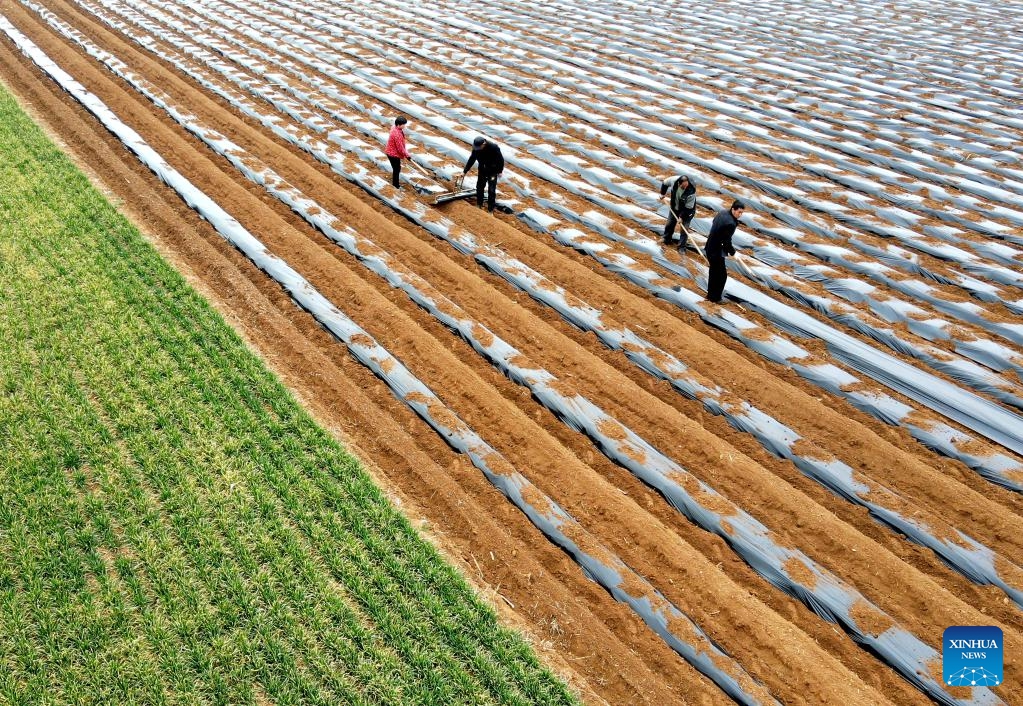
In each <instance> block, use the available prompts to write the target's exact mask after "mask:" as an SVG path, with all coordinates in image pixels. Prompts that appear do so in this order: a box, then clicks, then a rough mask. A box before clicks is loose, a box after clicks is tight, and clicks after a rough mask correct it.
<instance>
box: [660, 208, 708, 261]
mask: <svg viewBox="0 0 1023 706" xmlns="http://www.w3.org/2000/svg"><path fill="white" fill-rule="evenodd" d="M668 210H669V211H671V215H673V216H675V220H676V221H678V227H679V228H681V229H682V232H683V233H685V234H686V242H689V241H690V240H692V241H693V245H696V252H698V253H700V257H702V258H703V261H704V262H706V263H707V265H708V266H709V265H710V260H708V259H707V256H706V254H704V252H703V250H702V249H701V248H700V245H699V244H698V243H697V242H696V238H694V237H693V234H692V233H690V232H689V230H688V229H687V228H686V227H685V224H683V223H682V219H681V218H679V217H678V214H677V213H675V209H673V208H672V207H671V206H668ZM683 250H684V248H683ZM682 254H683V255H684V254H685V252H683V253H682Z"/></svg>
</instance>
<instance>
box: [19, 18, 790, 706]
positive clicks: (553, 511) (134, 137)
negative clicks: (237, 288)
mask: <svg viewBox="0 0 1023 706" xmlns="http://www.w3.org/2000/svg"><path fill="white" fill-rule="evenodd" d="M51 17H52V16H51ZM0 29H2V30H3V31H4V32H5V33H6V34H7V35H8V36H9V37H10V38H11V39H12V40H13V41H14V42H15V44H16V45H17V46H18V48H19V49H20V50H21V51H22V52H23V53H25V54H26V56H28V57H29V58H31V59H32V60H33V61H34V62H35V63H36V64H37V65H38V66H39V67H40V68H42V69H43V70H44V71H45V72H46V73H48V74H49V75H50V76H51V77H52V78H53V79H54V80H55V81H56V82H58V83H59V84H60V85H61V86H62V87H63V88H64V89H65V90H67V91H68V92H69V93H70V94H71V95H72V96H74V97H75V99H76V100H78V101H79V102H81V103H82V105H83V106H85V107H86V108H87V109H88V110H89V111H90V112H92V113H93V114H94V115H95V116H96V117H97V118H99V119H100V121H101V122H102V123H103V124H104V126H105V127H106V128H107V129H109V130H110V131H111V132H112V133H114V134H115V135H116V136H117V137H118V138H119V139H120V140H121V141H122V142H123V143H124V144H125V146H126V147H128V148H129V149H130V150H131V151H132V152H133V153H135V154H136V155H137V156H138V158H139V159H140V161H142V162H143V163H144V164H145V165H146V166H147V167H149V168H150V169H151V170H152V171H153V172H154V173H155V174H156V175H157V176H158V177H159V178H160V179H161V180H162V181H164V182H165V183H166V184H167V185H168V186H170V187H171V188H172V189H174V190H175V191H177V192H178V193H179V194H180V195H181V197H182V198H183V199H184V200H185V201H186V203H188V204H189V206H191V207H192V208H193V209H195V210H196V211H197V212H198V213H199V214H200V215H202V217H203V218H205V219H206V220H207V221H209V222H210V223H211V224H212V225H213V227H214V228H215V229H216V230H217V232H218V233H219V234H220V235H221V236H223V237H224V238H225V239H226V240H227V241H228V242H230V243H231V244H232V245H234V246H235V247H236V248H237V249H238V250H239V251H240V252H242V253H243V254H244V255H245V256H246V257H248V258H249V259H250V260H251V261H252V262H253V263H254V264H255V265H256V266H257V267H259V268H260V269H261V270H263V271H264V272H266V273H267V274H268V275H269V276H270V277H272V278H273V279H274V280H275V281H277V282H278V283H279V284H280V285H281V286H282V287H283V288H284V289H285V291H287V292H288V293H289V294H290V295H291V297H292V298H293V299H294V301H295V302H296V304H298V305H299V306H300V307H301V308H303V309H305V310H306V311H308V312H309V313H310V314H312V315H313V316H314V317H315V318H316V319H317V321H319V322H320V323H321V324H323V325H324V326H325V327H326V328H327V330H329V331H330V332H331V333H332V334H333V335H334V336H336V337H337V338H338V339H339V340H341V341H343V342H344V343H345V345H346V346H347V347H348V349H349V350H350V351H351V353H352V355H353V356H355V358H356V359H357V360H359V362H360V363H362V364H363V365H365V366H366V367H368V368H369V369H370V370H372V371H373V373H374V374H375V375H377V376H378V377H380V378H381V379H382V380H383V381H384V382H386V383H387V385H388V387H390V388H391V390H392V391H393V392H394V394H395V395H396V396H397V397H398V398H399V399H401V400H403V401H404V402H405V403H406V404H408V405H409V407H410V408H412V409H413V410H414V411H415V412H416V413H417V414H418V415H419V416H420V417H421V418H422V419H423V420H424V421H425V422H426V423H427V424H429V425H430V426H431V427H432V428H433V429H434V430H435V431H436V432H437V433H438V434H439V435H440V436H441V437H442V438H444V440H445V441H446V442H447V443H448V444H450V445H451V446H452V447H453V448H455V449H456V450H458V451H460V452H461V453H464V454H466V455H467V456H468V457H469V458H470V459H471V461H472V463H473V465H474V466H476V467H477V468H478V469H479V470H480V471H482V472H483V474H484V475H485V476H486V477H487V479H488V480H489V481H490V482H491V483H492V484H493V485H494V486H495V487H497V488H498V490H500V491H501V492H502V493H503V494H504V495H505V496H506V497H507V498H508V499H509V500H511V502H512V503H513V504H514V505H515V506H516V507H518V508H519V509H520V510H521V511H522V512H523V513H524V514H525V515H526V516H527V517H528V518H529V520H530V521H531V522H532V523H533V524H534V525H535V526H536V527H537V528H538V529H540V531H541V532H543V533H544V535H546V536H547V537H548V538H549V539H550V540H551V541H552V542H553V543H555V544H556V545H557V546H559V547H561V548H562V549H563V550H564V551H565V552H566V553H568V554H569V555H570V556H572V558H573V559H574V560H575V561H576V562H577V563H578V564H579V565H580V566H581V567H582V569H583V571H584V572H585V573H586V575H587V576H588V577H590V578H591V579H592V580H594V581H595V582H596V583H598V584H600V585H601V586H603V587H604V588H605V589H606V590H607V591H608V592H609V593H611V595H612V596H614V598H615V599H616V600H618V601H621V602H623V603H625V604H627V605H629V606H630V607H631V608H632V609H633V610H634V611H635V612H636V613H637V614H638V615H639V616H640V618H641V619H642V620H643V621H644V622H645V623H646V624H647V625H648V626H649V627H650V628H651V629H653V630H654V631H655V632H656V633H657V634H658V635H660V636H661V638H662V639H664V640H665V642H667V643H668V644H669V645H670V646H671V647H672V649H674V650H675V651H676V652H677V653H678V654H679V655H681V656H682V657H683V658H684V659H686V661H688V662H689V663H690V664H692V665H693V666H694V667H696V668H697V669H698V670H699V671H701V672H702V673H703V674H705V675H706V676H707V677H708V678H710V679H711V680H712V681H713V682H714V683H715V684H717V685H718V686H719V687H720V688H721V689H722V690H723V691H725V692H726V693H727V694H728V695H729V696H731V697H732V698H733V699H735V700H736V701H737V702H739V703H742V704H751V705H752V704H777V703H778V702H777V701H776V700H775V699H774V698H773V697H772V696H771V694H770V692H769V691H767V689H766V688H765V687H764V686H763V685H761V684H759V683H757V682H756V681H755V680H753V679H752V677H750V676H749V674H747V673H746V672H745V671H744V670H743V669H742V668H741V667H740V666H739V665H738V664H737V663H735V662H734V660H732V659H731V658H730V657H728V655H726V654H725V653H723V652H722V651H721V650H720V649H719V648H718V647H717V646H716V645H715V644H714V643H713V641H712V640H711V639H710V638H709V637H708V636H707V635H706V634H705V633H704V632H703V631H702V630H700V628H699V627H698V626H696V625H695V624H694V623H693V622H692V621H691V620H690V619H689V618H688V617H687V616H685V615H684V614H683V613H682V612H681V611H679V610H678V608H676V607H675V606H674V605H673V604H672V603H671V602H670V601H668V600H667V599H666V598H664V597H663V596H662V595H661V594H660V593H659V592H658V591H657V590H656V589H654V588H653V587H652V586H651V585H650V584H649V583H648V582H647V581H646V580H645V579H643V578H642V577H640V576H639V575H637V574H636V573H635V572H633V571H632V570H631V569H629V568H628V567H627V566H626V565H625V564H624V562H622V561H621V560H620V559H619V558H618V557H617V556H615V555H613V554H612V553H611V552H610V551H609V550H607V549H606V548H605V547H603V546H602V545H601V544H600V543H599V542H598V541H597V540H596V539H595V538H594V537H593V536H592V535H591V534H589V533H588V532H587V531H586V530H585V529H584V528H582V527H581V526H580V525H579V524H578V522H576V520H575V519H574V518H572V517H571V516H570V515H569V514H568V513H567V512H565V510H563V509H562V508H561V507H560V506H558V505H557V504H556V503H554V502H553V501H552V500H551V499H550V498H549V497H547V496H546V495H544V494H543V493H542V492H541V491H540V490H539V489H537V488H536V487H535V486H533V485H532V484H531V483H530V482H529V481H528V480H527V479H526V478H525V477H523V476H522V475H521V474H520V473H518V472H517V471H516V470H515V469H514V468H513V467H512V465H511V464H510V463H509V462H508V460H507V459H505V458H504V457H503V456H502V455H501V454H499V453H498V452H497V451H496V450H495V449H493V448H492V447H491V446H490V445H489V444H487V443H486V442H485V441H484V440H483V439H481V438H480V437H479V436H478V435H477V434H476V433H475V432H474V431H473V430H472V429H470V428H469V427H468V426H467V425H466V424H465V423H464V422H462V420H461V419H459V418H458V417H457V415H455V414H454V412H452V411H451V410H450V409H448V408H447V407H446V406H445V405H444V403H443V402H442V401H441V400H440V399H439V398H438V397H437V396H436V395H435V394H434V393H433V392H432V391H431V390H430V389H429V388H427V387H426V386H425V385H424V384H423V383H422V382H420V381H419V380H418V379H417V378H416V377H415V376H414V375H412V373H411V372H409V370H408V369H407V368H405V367H404V365H402V364H401V363H400V362H399V361H398V360H397V359H396V358H394V356H392V355H391V354H390V353H389V352H388V351H387V350H386V349H384V348H383V347H382V346H380V344H379V343H377V342H376V341H375V340H373V339H372V337H370V336H369V335H368V334H367V333H366V332H365V331H364V330H363V329H362V328H360V327H359V326H358V325H357V324H356V323H355V322H354V321H352V320H351V319H349V318H348V317H347V316H345V315H344V314H343V313H342V312H341V311H340V310H338V309H337V308H336V307H335V306H334V305H333V304H331V303H330V302H329V301H328V300H327V299H325V298H324V297H323V295H321V294H320V293H319V292H318V291H316V290H315V289H314V288H313V287H312V286H311V285H310V284H309V283H308V282H307V281H306V280H305V279H304V278H303V277H301V275H299V274H298V273H297V272H295V271H294V270H293V269H292V268H291V267H290V266H288V265H287V263H286V262H284V261H283V260H281V259H280V258H278V257H276V256H275V255H273V254H272V253H270V252H269V251H268V250H267V249H266V248H265V247H264V246H263V245H262V243H260V242H259V240H258V239H256V238H255V237H254V236H253V235H252V234H251V233H249V232H248V231H246V230H245V229H244V228H243V227H242V226H241V225H240V224H239V223H238V222H237V221H236V220H235V219H234V218H233V217H232V216H230V215H229V214H228V213H226V212H225V211H223V209H221V208H220V207H219V206H218V205H217V204H216V203H215V202H214V201H212V199H210V198H209V197H208V196H206V195H205V194H204V193H202V192H201V191H199V190H198V189H197V188H195V187H194V186H193V185H192V184H191V183H189V182H188V181H187V180H186V179H185V178H184V177H183V176H181V174H180V173H178V172H177V171H176V170H174V169H173V168H172V167H171V166H170V165H169V164H167V162H166V161H164V160H163V158H162V157H160V155H159V154H157V153H156V152H155V151H153V150H152V148H150V147H149V145H148V144H146V142H145V141H144V140H143V139H142V138H141V137H140V136H139V135H138V134H137V133H135V131H134V130H132V129H131V128H129V127H127V126H126V125H124V123H122V122H121V121H120V120H119V119H118V118H117V116H116V115H114V114H113V113H112V112H111V111H110V110H109V108H107V107H106V106H105V105H104V104H103V103H102V102H101V101H100V100H99V99H97V98H96V97H95V96H93V95H92V94H90V93H89V92H88V91H86V90H85V89H84V87H82V86H81V84H79V83H77V82H76V81H75V80H74V79H73V78H72V77H71V76H69V75H68V74H67V73H65V72H64V71H63V70H61V69H60V68H59V67H58V66H56V64H54V63H53V62H52V61H51V60H49V59H48V58H47V57H46V55H45V54H43V53H42V52H41V51H40V50H39V49H38V47H36V46H35V45H34V44H32V43H31V42H30V41H29V40H28V39H27V38H26V37H25V36H24V35H22V34H21V33H20V32H18V30H17V29H16V28H15V27H14V26H13V25H11V24H10V22H9V21H8V20H7V18H6V17H3V16H2V15H0Z"/></svg>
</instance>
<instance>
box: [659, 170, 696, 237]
mask: <svg viewBox="0 0 1023 706" xmlns="http://www.w3.org/2000/svg"><path fill="white" fill-rule="evenodd" d="M661 201H667V202H668V222H667V223H666V224H665V225H664V244H665V245H671V239H672V238H673V237H674V236H675V224H677V223H678V222H679V220H681V221H682V235H681V236H680V239H679V241H678V249H679V250H685V248H686V243H687V242H688V241H689V224H690V223H692V221H693V216H695V215H696V187H695V186H693V184H692V182H691V181H689V177H688V176H686V175H685V174H682V175H679V176H673V177H668V178H667V179H665V180H664V181H662V182H661Z"/></svg>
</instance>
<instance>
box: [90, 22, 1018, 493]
mask: <svg viewBox="0 0 1023 706" xmlns="http://www.w3.org/2000/svg"><path fill="white" fill-rule="evenodd" d="M108 4H112V3H108ZM126 14H127V15H130V16H132V17H133V18H134V21H135V22H138V23H139V24H140V26H143V27H149V31H155V32H159V31H160V30H159V28H158V27H157V26H155V25H152V26H151V25H150V24H149V23H148V22H147V21H146V20H145V19H144V18H141V17H139V16H137V13H134V12H131V11H126ZM103 19H104V21H107V22H110V20H109V18H103ZM114 26H117V27H118V28H120V29H121V30H122V31H125V32H126V33H127V34H129V36H131V31H130V28H125V27H123V26H121V25H120V23H116V24H115V25H114ZM214 41H219V40H214ZM187 48H188V49H189V50H190V52H191V53H196V54H198V55H199V56H200V57H201V60H202V61H203V62H204V63H207V64H209V65H210V66H211V67H214V68H216V69H217V70H219V71H221V72H223V73H225V75H226V76H228V77H229V78H233V77H235V74H236V73H237V71H236V70H235V69H232V68H230V67H229V66H227V65H226V64H224V62H223V61H221V60H219V59H218V58H217V57H216V56H213V55H212V54H211V53H209V52H205V51H203V50H202V49H201V47H196V46H194V45H191V46H189V47H187ZM154 50H155V49H154ZM227 55H228V56H232V57H234V58H235V59H236V60H238V61H241V62H244V61H246V59H245V58H244V57H241V56H239V55H238V53H237V52H234V53H231V52H230V51H228V52H227ZM165 58H168V60H174V57H171V56H166V57H165ZM310 63H316V64H318V65H322V64H323V62H319V61H315V62H310ZM183 70H185V71H189V69H187V67H184V68H183ZM326 70H327V71H331V69H330V68H329V67H326ZM192 75H193V76H194V77H195V78H196V80H198V81H200V83H202V85H204V86H205V87H207V88H209V89H210V90H212V91H214V92H217V93H218V94H220V95H222V96H224V97H225V98H226V99H227V100H230V101H231V102H232V103H233V104H235V105H236V106H237V107H239V108H240V109H241V110H242V111H243V112H245V113H246V114H247V115H250V117H254V118H255V119H257V120H259V121H260V122H262V123H263V124H264V125H266V126H267V127H268V128H269V129H271V130H273V131H274V132H275V133H277V134H278V135H280V136H281V137H282V138H284V139H286V140H289V141H291V142H293V143H294V144H296V145H298V146H300V147H301V148H302V149H305V150H307V151H310V152H311V153H312V154H314V156H316V157H317V158H318V159H320V160H321V161H324V162H326V163H328V164H330V165H331V166H332V168H333V169H334V170H335V171H337V172H338V173H339V174H342V175H343V176H345V177H346V178H348V179H351V180H352V181H354V182H356V183H359V184H360V185H362V186H363V187H364V188H367V190H369V191H370V192H371V193H373V194H374V195H375V196H377V197H378V198H384V199H385V200H389V198H388V197H386V195H385V192H386V190H385V189H381V188H379V187H375V186H373V185H372V184H367V181H370V180H367V179H366V178H365V177H364V176H363V175H364V172H365V169H364V168H353V167H352V166H351V165H350V164H349V160H347V159H345V158H343V157H341V158H338V157H333V158H331V157H330V156H328V155H327V154H326V153H325V151H324V150H323V149H315V150H310V149H309V147H308V144H307V143H306V142H305V141H304V140H303V139H301V138H300V137H298V136H296V135H295V134H294V133H292V131H291V129H290V127H289V126H287V125H286V124H285V123H282V122H281V121H280V120H279V119H277V118H272V117H269V116H267V115H265V114H263V113H261V112H260V111H258V110H255V109H253V108H251V107H247V106H246V104H245V102H244V100H240V99H239V98H238V96H236V95H233V94H231V93H230V92H225V91H224V89H223V88H222V87H220V86H218V85H217V84H213V83H210V82H209V81H206V80H205V79H203V78H202V76H201V75H198V74H194V73H193V74H192ZM329 75H331V76H332V78H334V79H335V80H338V81H340V82H346V81H352V80H354V79H351V78H346V77H345V76H343V75H341V74H339V73H338V72H337V71H333V72H332V73H331V74H329ZM237 81H238V82H239V85H242V86H244V87H245V88H246V90H248V91H255V92H256V94H257V95H259V96H261V97H262V98H263V99H265V100H267V101H268V102H270V103H271V104H272V105H274V106H275V107H276V108H277V109H278V110H281V111H282V112H284V113H285V114H286V115H288V116H290V117H291V118H292V119H294V120H296V121H297V122H300V123H302V124H305V125H307V126H308V127H310V128H312V129H314V130H316V131H317V132H321V133H326V134H328V136H329V138H330V140H331V141H332V142H334V143H336V144H338V145H340V146H342V147H343V148H344V149H345V150H346V151H351V152H353V153H355V154H358V155H359V156H360V157H361V158H362V159H364V160H366V161H372V160H373V159H374V157H375V154H376V149H377V148H376V147H375V146H373V145H369V144H367V143H366V142H365V141H362V140H359V139H357V138H354V139H353V138H348V137H345V136H343V135H342V134H341V133H340V131H338V130H336V129H333V130H332V129H331V124H330V123H329V122H327V121H322V120H318V121H311V120H308V119H306V118H305V117H304V116H303V110H302V107H301V105H299V104H297V103H295V104H293V101H292V99H290V98H289V97H287V96H285V95H283V94H280V93H276V92H273V91H271V92H270V93H267V92H265V91H263V90H261V89H258V88H257V87H256V86H254V85H253V83H254V82H253V81H252V80H251V79H246V78H245V77H243V76H241V75H238V76H237ZM332 95H333V96H334V97H337V98H341V96H339V95H337V94H336V93H334V94H332ZM410 110H411V111H413V112H414V111H416V110H418V109H417V108H415V107H410ZM334 117H338V118H344V117H345V116H341V115H337V114H334ZM417 117H418V116H417ZM424 117H426V116H424ZM433 117H434V120H436V116H433ZM346 119H347V120H348V121H349V122H350V123H356V124H358V123H360V121H361V126H362V127H363V129H365V127H364V126H365V125H366V121H365V119H364V118H360V117H358V116H356V117H354V118H353V117H347V118H346ZM441 120H442V122H443V119H441ZM371 128H372V129H373V130H376V127H375V125H373V126H371ZM447 129H449V130H450V127H449V128H447ZM436 142H440V141H436V140H435V143H436ZM435 143H431V144H434V146H436V147H439V148H443V149H444V150H452V149H462V148H460V147H459V146H456V145H454V144H453V143H451V142H450V141H447V140H444V141H443V143H444V144H435ZM376 183H377V184H380V185H382V184H383V183H384V182H382V181H380V180H377V181H376ZM389 202H391V203H392V205H394V206H395V207H396V208H397V209H398V210H399V211H400V212H402V213H403V214H404V215H406V216H408V217H409V218H412V219H413V220H415V221H417V222H419V223H420V225H423V226H424V227H426V228H427V229H428V230H430V231H431V232H433V233H434V234H435V235H438V236H439V237H443V238H445V239H448V241H449V242H450V243H451V244H452V245H453V246H454V247H456V248H458V249H459V250H460V251H462V252H470V251H471V249H472V247H473V243H474V241H473V239H472V238H469V239H468V240H469V242H468V244H465V240H464V239H450V238H447V236H448V234H449V233H450V229H451V227H452V224H450V223H447V222H446V221H445V220H441V219H434V218H431V219H430V220H429V221H425V220H424V219H422V218H420V217H418V216H419V215H420V214H421V213H422V212H423V209H422V208H421V206H419V205H418V204H417V205H415V206H412V207H411V208H410V207H408V206H406V205H405V204H404V203H401V202H393V201H389ZM552 221H553V219H551V218H549V217H544V218H543V219H542V220H541V221H540V223H541V225H542V224H543V223H549V222H552ZM527 222H529V221H527ZM633 247H640V248H642V247H643V246H642V243H640V244H639V245H633ZM653 249H656V246H653ZM619 260H620V258H619ZM661 262H666V261H664V260H663V258H661ZM626 269H627V268H626ZM616 271H619V273H620V274H623V275H626V276H628V274H627V272H626V271H624V270H616ZM697 308H698V307H697ZM705 320H707V321H708V323H711V324H712V325H715V323H714V322H715V319H714V318H713V317H711V318H706V319H705ZM733 329H734V327H733ZM740 340H742V341H743V342H744V343H746V344H747V345H750V346H751V347H753V348H755V349H757V350H759V351H760V352H761V353H762V354H765V355H768V357H772V355H770V354H771V353H773V352H774V350H773V349H776V348H777V345H774V346H771V345H762V344H760V343H758V342H756V341H755V339H753V338H751V337H743V338H740ZM775 340H776V341H777V337H775ZM787 348H790V349H791V348H792V346H787ZM790 357H800V356H795V355H793V356H790ZM772 359H775V360H777V359H778V358H777V357H776V356H774V357H772ZM782 359H784V356H783V358H782ZM807 367H810V366H807ZM794 369H795V370H797V372H798V371H800V370H801V368H799V367H794ZM813 375H814V373H813V371H812V370H811V371H810V375H806V376H805V377H807V378H808V379H813ZM829 389H830V388H829ZM836 393H837V394H843V395H844V396H846V397H847V398H848V399H850V400H851V401H852V402H853V403H854V404H856V405H857V406H858V407H860V408H861V409H864V410H867V411H869V412H870V413H872V414H875V416H878V418H881V419H885V420H886V421H887V422H888V423H898V420H894V421H892V418H891V417H890V415H884V414H878V413H877V407H878V405H877V404H875V403H874V401H873V400H872V399H871V398H869V397H867V396H865V395H860V394H851V395H845V394H844V392H843V391H842V390H837V391H836ZM940 426H941V425H935V427H936V433H933V434H932V433H930V432H929V431H928V430H927V429H921V428H920V427H917V426H909V425H907V428H908V429H910V431H911V432H912V433H914V435H915V436H916V437H917V438H918V439H920V440H921V441H922V442H923V443H924V444H925V445H927V446H928V447H929V448H932V449H935V450H938V451H939V452H946V451H947V452H950V453H951V455H952V457H953V458H957V459H959V460H963V461H964V462H966V463H967V464H968V465H970V467H972V468H975V469H976V470H978V472H980V473H981V474H982V475H984V476H985V477H987V478H989V479H991V480H993V481H994V482H998V483H1000V484H1003V485H1007V487H1015V482H1014V481H1012V480H1011V477H1010V475H1009V473H1008V471H1009V470H1011V469H1012V468H1013V463H1012V462H1010V461H1009V460H1008V459H1006V458H1005V457H999V456H997V455H996V456H977V455H975V454H971V453H965V452H961V451H959V450H958V448H957V446H959V445H963V444H961V443H960V442H961V441H965V439H962V437H961V435H956V434H949V433H947V431H946V430H944V429H941V428H939V427H940ZM937 439H940V441H939V442H937V443H935V440H937Z"/></svg>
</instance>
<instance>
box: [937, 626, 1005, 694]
mask: <svg viewBox="0 0 1023 706" xmlns="http://www.w3.org/2000/svg"><path fill="white" fill-rule="evenodd" d="M942 642H943V644H942V651H941V661H942V673H943V677H944V679H945V684H947V685H948V686H999V685H1001V683H1002V663H1003V659H1002V654H1003V653H1002V647H1003V645H1002V629H1001V628H996V627H992V626H990V625H954V626H952V627H950V628H946V629H945V636H944V637H943V638H942Z"/></svg>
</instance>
